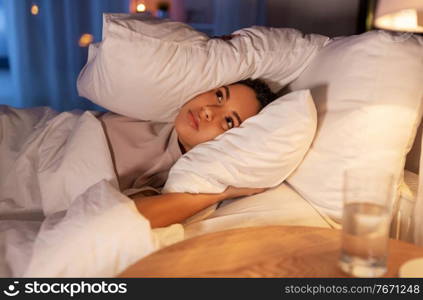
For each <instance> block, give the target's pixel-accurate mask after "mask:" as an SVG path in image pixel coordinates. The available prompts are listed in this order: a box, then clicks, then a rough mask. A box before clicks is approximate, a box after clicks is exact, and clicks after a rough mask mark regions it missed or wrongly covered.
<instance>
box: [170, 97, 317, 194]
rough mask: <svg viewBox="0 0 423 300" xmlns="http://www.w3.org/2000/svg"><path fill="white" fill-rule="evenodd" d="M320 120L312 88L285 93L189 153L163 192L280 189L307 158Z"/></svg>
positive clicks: (175, 170)
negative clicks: (278, 187)
mask: <svg viewBox="0 0 423 300" xmlns="http://www.w3.org/2000/svg"><path fill="white" fill-rule="evenodd" d="M316 123H317V119H316V108H315V106H314V103H313V99H312V97H311V94H310V91H309V90H302V91H296V92H293V93H290V94H288V95H285V96H283V97H281V98H279V99H276V100H275V101H274V102H272V103H270V104H269V105H267V106H266V107H265V108H263V110H262V111H260V113H259V114H257V115H255V116H253V117H251V118H248V119H247V120H245V121H244V122H243V123H242V124H241V126H240V127H238V128H233V129H231V130H229V131H227V132H225V133H223V134H221V135H219V136H218V137H216V138H215V139H214V140H212V141H209V142H206V143H203V144H199V145H197V146H195V147H194V148H193V149H191V150H190V151H188V152H187V153H186V154H184V155H183V156H182V157H181V158H180V159H179V160H178V161H177V162H176V163H175V164H174V165H173V167H172V168H171V169H170V172H169V177H168V180H167V182H166V184H165V186H164V188H163V190H162V191H163V192H165V193H166V192H189V193H220V192H222V191H224V190H225V189H226V187H227V186H230V185H231V186H236V187H251V188H253V187H274V186H276V185H278V184H280V183H281V182H282V181H283V180H285V178H286V177H287V176H288V175H289V174H291V172H292V171H293V170H294V169H295V168H296V167H297V166H298V164H299V163H300V162H301V161H302V159H303V157H304V155H305V153H306V152H307V150H308V149H309V147H310V144H311V142H312V140H313V137H314V134H315V130H316Z"/></svg>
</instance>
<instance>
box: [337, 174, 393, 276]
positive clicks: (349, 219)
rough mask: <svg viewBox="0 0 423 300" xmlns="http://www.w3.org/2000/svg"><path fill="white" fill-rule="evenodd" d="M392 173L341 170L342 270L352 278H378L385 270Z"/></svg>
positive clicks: (391, 196)
mask: <svg viewBox="0 0 423 300" xmlns="http://www.w3.org/2000/svg"><path fill="white" fill-rule="evenodd" d="M393 183H394V180H393V175H392V173H389V172H386V171H384V170H375V169H373V170H371V169H348V170H346V171H345V173H344V208H343V216H342V247H341V254H340V259H339V265H340V267H341V269H342V270H343V271H344V272H346V273H348V274H350V275H352V276H355V277H380V276H382V275H383V274H385V273H386V270H387V269H386V260H387V256H388V241H389V228H390V226H389V225H390V219H391V204H392V199H393V196H394V184H393Z"/></svg>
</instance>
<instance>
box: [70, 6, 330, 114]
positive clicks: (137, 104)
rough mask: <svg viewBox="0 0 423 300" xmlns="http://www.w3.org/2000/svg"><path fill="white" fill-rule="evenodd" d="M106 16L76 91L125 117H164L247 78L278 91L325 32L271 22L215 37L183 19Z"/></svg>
mask: <svg viewBox="0 0 423 300" xmlns="http://www.w3.org/2000/svg"><path fill="white" fill-rule="evenodd" d="M103 23H104V24H103V41H102V42H101V43H99V44H95V45H91V46H90V48H89V57H88V61H87V64H86V65H85V66H84V68H83V69H82V71H81V73H80V75H79V77H78V82H77V87H78V92H79V94H80V95H81V96H83V97H86V98H88V99H90V100H91V101H93V102H95V103H96V104H98V105H101V106H103V107H105V108H107V109H109V110H111V111H113V112H116V113H119V114H122V115H125V116H128V117H132V118H137V119H143V120H152V121H164V122H169V121H173V120H174V118H175V116H176V114H177V113H178V110H179V108H180V107H181V106H182V105H183V104H184V103H185V102H187V101H189V100H191V99H192V98H193V97H195V96H196V95H198V94H200V93H203V92H206V91H209V90H212V89H214V88H217V87H220V86H222V85H228V84H232V83H234V82H237V81H239V80H243V79H246V78H253V79H255V78H261V79H264V80H265V81H266V82H267V83H269V84H270V86H271V88H273V90H274V91H276V90H277V89H279V88H280V87H282V86H283V85H285V84H287V83H288V82H290V81H292V80H294V79H295V78H296V77H298V75H299V74H300V73H301V72H302V71H303V70H304V68H305V67H306V66H307V65H308V63H309V61H310V60H311V59H312V58H313V56H314V55H315V54H316V52H317V51H318V49H320V48H321V47H322V46H323V45H324V43H325V42H326V41H327V39H328V38H327V37H324V36H320V35H315V34H311V35H303V34H302V33H301V32H299V31H297V30H295V29H286V28H267V27H251V28H246V29H241V30H238V31H236V32H234V37H233V38H232V39H231V40H222V39H211V38H209V37H208V36H206V35H205V34H203V33H201V32H198V31H196V30H194V29H193V28H191V27H189V26H188V25H186V24H184V23H178V22H172V21H169V20H161V19H145V18H140V17H138V16H136V15H128V14H115V15H113V14H106V15H104V21H103Z"/></svg>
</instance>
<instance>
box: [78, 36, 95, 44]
mask: <svg viewBox="0 0 423 300" xmlns="http://www.w3.org/2000/svg"><path fill="white" fill-rule="evenodd" d="M93 40H94V37H93V36H92V34H89V33H84V34H83V35H82V36H81V38H80V39H79V43H78V44H79V46H80V47H88V45H89V44H91V43H92V42H93Z"/></svg>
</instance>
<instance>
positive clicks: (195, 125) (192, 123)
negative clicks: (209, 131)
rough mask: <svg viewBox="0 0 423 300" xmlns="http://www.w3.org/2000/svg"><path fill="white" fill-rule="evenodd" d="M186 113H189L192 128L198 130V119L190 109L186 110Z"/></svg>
mask: <svg viewBox="0 0 423 300" xmlns="http://www.w3.org/2000/svg"><path fill="white" fill-rule="evenodd" d="M188 115H189V119H190V125H191V127H192V128H194V129H195V130H198V121H197V119H196V118H195V116H194V114H193V113H192V111H191V110H190V111H189V112H188Z"/></svg>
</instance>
